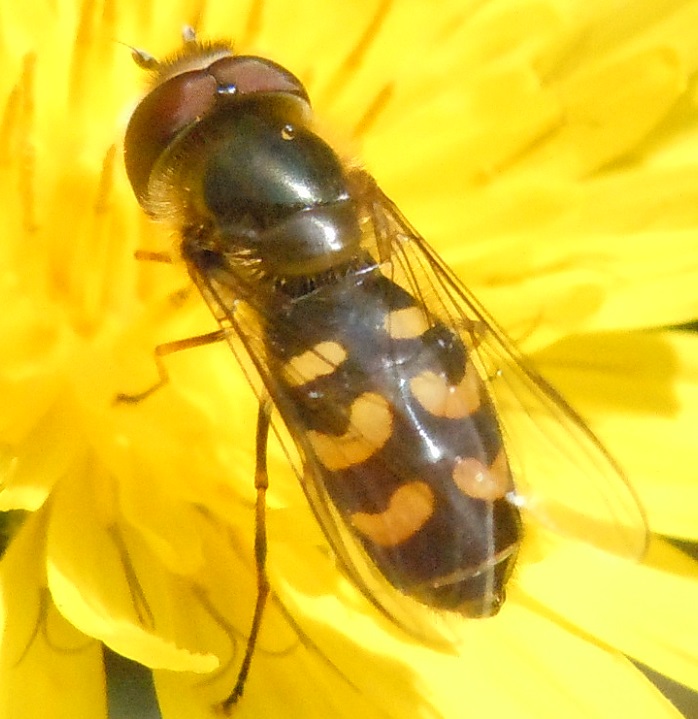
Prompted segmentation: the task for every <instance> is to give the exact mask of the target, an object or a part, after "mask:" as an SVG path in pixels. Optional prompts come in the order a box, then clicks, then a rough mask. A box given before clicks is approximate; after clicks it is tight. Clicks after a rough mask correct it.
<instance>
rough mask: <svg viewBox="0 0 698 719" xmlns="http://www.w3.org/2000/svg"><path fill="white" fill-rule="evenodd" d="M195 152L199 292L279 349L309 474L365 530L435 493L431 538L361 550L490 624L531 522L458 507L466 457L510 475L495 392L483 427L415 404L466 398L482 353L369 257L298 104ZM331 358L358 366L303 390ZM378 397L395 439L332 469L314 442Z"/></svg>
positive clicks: (219, 123)
mask: <svg viewBox="0 0 698 719" xmlns="http://www.w3.org/2000/svg"><path fill="white" fill-rule="evenodd" d="M187 143H188V144H190V145H191V146H192V147H195V148H197V152H196V153H195V154H196V159H195V160H194V159H192V161H191V162H189V163H187V164H185V166H186V167H188V168H189V175H188V177H187V178H185V179H186V180H187V182H188V187H189V191H190V200H189V202H190V208H193V211H190V215H191V217H192V218H194V220H195V221H193V222H192V223H191V224H190V226H189V227H188V228H185V231H184V241H183V243H182V254H183V256H184V259H185V261H186V262H187V263H188V264H189V266H190V268H191V269H192V275H193V276H194V277H197V276H199V277H207V278H210V283H209V285H208V286H207V287H206V288H202V291H204V294H206V293H207V292H208V293H209V294H211V293H214V294H217V295H218V301H219V302H225V301H228V300H229V298H232V297H234V298H237V299H240V300H242V301H244V302H245V303H246V305H247V306H249V307H250V308H252V309H251V313H252V316H253V317H254V321H253V322H250V321H249V318H247V320H246V323H245V326H241V327H240V328H239V332H240V334H242V335H243V336H245V334H246V333H247V337H248V340H247V341H248V345H249V344H252V343H255V342H256V343H261V345H262V346H263V352H264V354H265V356H266V359H265V362H266V368H260V369H261V370H262V375H263V377H265V383H266V385H267V387H266V389H267V391H268V392H269V393H270V394H271V396H272V399H273V400H274V402H275V404H276V406H277V408H278V410H279V412H280V414H281V416H282V418H283V420H284V422H285V423H286V424H287V426H288V427H289V428H290V429H291V432H292V435H293V436H294V438H295V440H296V442H297V444H298V446H299V449H300V451H301V455H302V456H303V458H304V463H305V465H306V471H310V472H314V473H315V476H316V477H320V478H321V481H322V483H323V485H324V487H325V491H326V493H327V495H328V496H329V498H330V499H331V500H332V501H333V502H334V504H335V506H336V507H337V511H338V512H339V514H340V515H341V516H343V517H344V518H345V520H346V523H347V524H348V525H349V526H351V516H352V515H353V514H354V513H356V512H367V513H371V514H380V513H381V512H383V511H385V510H386V508H387V507H388V505H389V503H390V499H391V497H392V496H393V494H394V493H395V491H396V489H398V488H399V487H400V485H402V484H403V483H406V482H410V481H413V480H415V479H419V480H421V481H424V482H427V483H428V484H429V486H430V488H431V490H432V492H433V495H434V498H435V505H434V512H433V514H432V516H431V517H430V518H429V520H428V521H427V522H426V523H425V524H424V526H422V527H420V528H419V530H418V531H416V532H414V533H413V534H412V535H411V536H409V537H408V538H406V539H405V540H404V541H402V542H400V543H399V544H397V545H396V546H388V547H386V546H380V545H379V544H377V543H375V542H372V541H371V540H370V538H367V537H365V536H363V535H361V534H360V533H357V536H356V539H357V540H358V541H359V542H360V543H361V544H362V546H363V548H364V550H365V551H366V553H367V554H368V556H369V557H370V559H371V560H372V562H373V563H374V564H375V565H376V566H377V567H378V568H379V570H380V571H381V573H382V574H383V575H384V576H385V577H386V578H387V579H388V581H389V582H391V583H392V584H393V585H394V586H395V587H397V588H398V589H399V590H400V591H402V592H403V593H405V594H408V595H410V596H413V597H415V598H416V599H418V600H420V601H423V602H425V603H426V604H429V605H430V606H435V607H443V608H449V609H463V608H464V607H466V609H465V613H468V614H474V615H477V614H478V613H487V612H488V611H492V607H491V606H489V605H488V609H482V610H480V606H481V603H482V601H483V600H482V597H483V595H484V594H486V592H488V591H489V592H492V591H495V592H497V591H498V590H499V588H501V587H502V586H503V584H504V582H505V581H506V578H507V576H506V575H507V574H508V573H509V571H510V569H509V567H510V565H511V563H510V562H501V563H500V564H497V566H496V568H495V574H496V577H495V585H496V586H495V587H494V588H493V587H492V586H491V584H492V577H491V576H489V577H488V575H487V574H486V573H480V572H479V568H481V567H485V566H487V565H488V563H489V566H492V565H493V564H495V562H494V561H493V559H492V557H493V555H494V554H496V553H498V552H503V551H505V550H506V549H507V548H508V547H511V546H512V545H515V544H517V542H518V532H519V520H518V514H517V512H516V510H515V509H514V508H512V507H511V506H510V504H509V503H508V502H507V501H506V500H505V499H503V498H501V499H497V500H496V501H494V502H487V501H484V500H481V499H475V498H472V497H468V496H466V495H464V494H463V493H462V492H460V491H458V490H457V489H456V487H455V486H454V483H453V481H452V479H451V469H452V466H453V462H454V460H455V459H457V458H460V457H473V458H476V459H478V460H479V461H480V462H482V464H483V465H484V466H489V465H490V464H492V462H494V460H495V458H496V456H497V454H498V453H499V452H500V451H501V450H502V446H501V436H500V432H499V429H498V426H497V421H496V417H495V413H494V410H493V407H492V405H491V403H490V402H489V401H488V398H487V396H486V393H485V392H484V389H483V388H482V387H481V388H480V390H479V391H480V392H481V396H480V398H479V400H480V406H479V408H478V409H477V411H475V412H473V413H472V414H471V415H470V416H467V417H464V418H459V419H449V418H447V417H439V416H436V415H435V414H433V413H430V412H429V411H428V410H427V409H425V408H424V407H423V406H422V405H421V404H420V402H419V401H417V400H416V399H415V398H414V397H413V396H412V394H411V393H410V390H409V381H410V379H411V378H412V377H415V376H417V375H419V374H420V373H422V372H425V371H431V372H434V373H436V374H438V375H440V376H444V377H446V378H447V379H448V381H449V383H452V384H458V383H459V382H460V381H461V380H462V378H463V376H464V373H465V371H466V364H467V362H468V352H467V349H466V347H465V345H464V343H463V341H462V340H461V338H460V337H459V335H458V333H457V331H456V328H449V327H447V326H445V325H444V324H443V323H442V322H441V321H439V320H438V319H435V318H433V317H431V316H430V315H429V313H428V312H427V311H426V310H425V309H424V308H423V305H422V302H421V300H420V298H419V297H415V296H413V295H412V294H411V293H410V292H409V291H408V289H406V288H405V287H403V286H401V285H400V284H399V283H398V282H396V281H395V280H394V279H393V278H392V277H391V276H390V272H389V271H388V272H386V267H387V266H388V267H389V264H388V265H386V264H385V263H383V264H379V262H378V261H377V259H376V254H377V253H376V251H375V248H372V247H371V246H370V243H367V242H366V241H365V234H366V232H367V231H366V227H367V226H370V222H367V219H366V217H365V212H364V211H363V210H362V208H364V207H365V206H366V204H365V202H364V198H361V197H357V196H355V195H354V193H353V191H352V183H351V181H350V179H349V178H348V177H347V176H346V174H345V171H344V169H343V166H342V163H341V162H340V160H339V158H338V157H337V155H336V154H335V153H334V152H333V150H332V149H331V148H330V147H329V146H328V145H327V144H326V143H325V142H324V141H323V140H322V139H321V138H320V137H319V136H318V135H316V134H315V133H314V132H313V131H312V129H311V128H310V127H308V126H307V125H306V124H305V122H304V121H303V120H302V118H301V117H300V115H299V113H298V112H297V111H296V108H295V104H294V102H292V101H289V100H288V99H286V98H284V97H281V96H279V97H275V96H273V95H270V96H267V97H264V96H262V97H255V98H254V99H251V100H247V101H243V102H239V103H238V104H237V106H236V107H235V112H229V111H227V110H225V109H223V110H222V111H221V112H219V113H217V114H214V115H212V116H211V117H209V118H207V119H205V120H204V121H202V122H201V123H200V124H199V125H198V126H197V127H196V128H194V129H193V130H192V132H191V133H190V137H189V138H188V139H187ZM201 148H203V151H201ZM186 152H187V153H188V154H190V155H191V156H192V158H193V157H194V153H191V152H189V151H188V150H186ZM197 183H198V184H197ZM409 307H418V308H420V309H423V310H424V313H425V316H428V317H429V328H428V329H426V331H424V332H423V333H420V334H419V335H418V336H415V337H410V338H404V339H395V338H392V337H391V336H390V335H389V333H388V331H387V329H386V318H387V317H388V315H389V314H390V313H391V312H394V311H396V310H400V309H405V308H409ZM241 324H242V323H241ZM323 342H334V343H337V344H338V345H340V346H341V347H342V348H343V349H344V351H345V353H346V358H344V359H343V360H342V361H341V362H339V363H338V364H337V366H336V367H334V368H333V371H331V372H328V373H325V374H323V375H322V376H319V377H316V378H311V380H310V381H309V382H306V383H298V382H289V381H288V380H287V379H286V378H285V376H284V368H285V366H286V365H287V363H288V362H289V361H290V360H292V358H293V357H295V356H299V355H302V354H303V353H304V352H312V351H313V349H314V348H315V347H316V346H318V345H319V344H320V343H323ZM265 370H266V371H267V373H266V374H265ZM366 393H375V394H377V395H380V397H382V398H385V400H387V402H388V405H389V407H390V413H391V426H390V437H389V439H388V440H387V441H386V442H385V443H383V444H382V445H381V446H380V448H378V449H377V450H376V451H375V452H374V453H373V454H372V455H371V456H370V457H368V458H367V459H365V460H364V461H361V462H358V463H355V464H352V465H351V466H349V467H346V468H342V469H339V470H336V469H335V470H330V469H327V468H326V467H325V466H323V464H322V463H321V462H320V461H318V459H317V457H315V456H314V454H313V450H312V446H311V445H310V444H309V443H308V442H307V440H306V439H305V438H306V435H307V433H308V432H320V433H323V434H326V435H328V436H334V437H340V436H342V435H343V434H345V433H346V432H347V431H348V430H349V424H350V423H349V417H350V409H351V407H352V405H353V403H354V402H355V401H356V400H357V399H358V398H359V397H361V396H362V395H365V394H366ZM491 601H492V600H491V599H487V600H485V603H488V602H489V603H490V604H491Z"/></svg>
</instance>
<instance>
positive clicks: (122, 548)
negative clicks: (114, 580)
mask: <svg viewBox="0 0 698 719" xmlns="http://www.w3.org/2000/svg"><path fill="white" fill-rule="evenodd" d="M107 533H108V534H109V536H110V537H111V539H112V541H113V542H114V544H115V546H116V551H117V553H118V555H119V560H120V561H121V566H122V567H123V570H124V575H125V577H126V583H127V584H128V588H129V591H130V593H131V603H132V605H133V610H134V611H135V613H136V616H137V617H138V621H139V623H140V624H141V626H143V627H145V628H147V629H154V628H155V618H154V616H153V612H152V610H151V609H150V605H149V604H148V600H147V599H146V596H145V591H144V590H143V586H142V585H141V583H140V581H139V579H138V575H137V574H136V570H135V568H134V566H133V563H132V562H131V557H130V556H129V552H128V547H127V546H126V542H124V538H123V537H122V536H121V532H120V531H119V528H118V527H117V526H116V525H115V524H112V525H111V526H110V527H108V528H107Z"/></svg>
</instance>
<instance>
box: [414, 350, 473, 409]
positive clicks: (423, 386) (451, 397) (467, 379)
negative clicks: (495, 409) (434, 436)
mask: <svg viewBox="0 0 698 719" xmlns="http://www.w3.org/2000/svg"><path fill="white" fill-rule="evenodd" d="M410 390H411V391H412V394H413V395H414V397H415V398H416V399H417V401H418V402H419V404H421V405H422V407H424V409H426V410H427V412H430V413H431V414H433V415H434V416H436V417H446V418H448V419H463V418H464V417H468V416H469V415H471V414H472V413H473V412H475V411H476V410H477V409H478V407H479V406H480V380H479V378H478V376H477V372H476V371H475V367H474V366H473V364H472V362H468V364H467V365H466V367H465V376H464V377H463V379H462V380H461V382H460V383H459V384H457V385H452V384H448V382H447V380H446V378H445V377H443V376H442V375H438V374H436V373H435V372H429V371H426V372H422V373H421V374H418V375H417V376H416V377H413V378H412V379H411V380H410Z"/></svg>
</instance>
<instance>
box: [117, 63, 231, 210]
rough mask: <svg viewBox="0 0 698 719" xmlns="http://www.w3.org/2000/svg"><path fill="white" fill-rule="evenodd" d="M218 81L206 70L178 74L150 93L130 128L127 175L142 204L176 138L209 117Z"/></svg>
mask: <svg viewBox="0 0 698 719" xmlns="http://www.w3.org/2000/svg"><path fill="white" fill-rule="evenodd" d="M217 88H218V86H217V83H216V79H215V78H214V77H213V76H212V75H211V74H210V73H209V72H208V70H207V69H205V70H194V71H191V72H185V73H182V74H181V75H175V76H174V77H171V78H170V79H169V80H166V81H165V82H163V83H162V84H161V85H158V86H157V87H155V88H154V89H153V90H151V91H150V93H149V94H148V95H146V97H144V98H143V100H142V101H141V102H140V104H139V105H138V107H136V109H135V111H134V113H133V115H132V116H131V120H130V122H129V124H128V128H127V129H126V137H125V139H124V155H125V158H124V159H125V164H126V173H127V175H128V179H129V181H130V182H131V186H132V187H133V191H134V193H135V195H136V198H137V199H138V202H139V203H140V204H141V205H143V206H145V205H146V203H147V196H148V182H149V180H150V176H151V174H152V171H153V167H154V166H155V163H156V162H157V161H158V158H159V157H160V155H161V154H162V153H163V152H164V151H165V150H166V149H167V148H168V146H169V145H170V143H171V142H172V141H173V140H174V139H175V137H176V136H177V135H178V134H179V133H180V132H181V131H182V130H184V129H185V128H186V127H188V126H189V125H191V124H192V123H194V122H197V121H198V120H200V119H201V118H202V117H204V116H205V115H207V114H208V113H209V112H210V111H211V109H212V108H213V106H214V105H215V103H216V99H217V96H218V92H217Z"/></svg>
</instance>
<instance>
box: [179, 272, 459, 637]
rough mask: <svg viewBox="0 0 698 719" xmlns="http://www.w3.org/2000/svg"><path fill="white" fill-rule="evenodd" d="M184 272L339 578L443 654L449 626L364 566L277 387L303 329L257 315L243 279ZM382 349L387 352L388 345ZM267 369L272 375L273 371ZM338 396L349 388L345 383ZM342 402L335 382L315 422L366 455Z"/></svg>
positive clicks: (297, 374)
mask: <svg viewBox="0 0 698 719" xmlns="http://www.w3.org/2000/svg"><path fill="white" fill-rule="evenodd" d="M189 272H190V274H191V276H192V278H193V280H194V282H195V283H196V285H197V287H198V288H199V290H200V292H201V294H202V295H203V297H204V299H205V300H206V302H207V304H208V305H209V307H210V309H211V311H212V312H213V314H214V316H215V317H216V319H217V320H218V322H219V323H220V324H221V326H222V327H223V328H225V329H228V330H229V344H230V346H231V349H232V350H233V353H234V355H235V357H236V359H237V360H238V362H239V363H240V365H241V367H242V369H243V371H244V373H245V375H246V377H247V379H248V381H249V382H250V384H251V386H252V388H253V390H254V392H255V394H256V395H257V398H258V399H259V401H260V402H261V401H265V399H266V398H267V397H269V396H270V397H271V398H272V400H273V402H274V404H275V406H276V409H277V410H278V412H279V414H280V415H281V417H282V418H283V423H281V424H280V418H279V416H278V415H276V414H275V415H274V416H273V417H272V429H273V431H274V433H275V434H276V436H277V438H278V439H279V442H280V443H281V446H282V448H283V449H284V452H285V454H286V456H287V458H288V460H289V463H290V465H291V467H292V468H293V470H294V472H295V474H296V476H297V478H298V480H299V481H300V482H301V485H302V488H303V490H304V493H305V495H306V497H307V499H308V501H309V504H310V507H311V509H312V511H313V513H314V515H315V517H316V519H317V521H318V523H319V524H320V526H321V528H322V530H323V533H324V534H325V536H326V538H327V540H328V542H329V544H330V546H331V547H332V550H333V552H334V554H335V556H336V558H337V560H338V562H339V564H340V565H341V566H342V568H343V570H344V572H345V574H346V575H347V576H348V577H349V579H350V580H352V582H353V583H354V584H355V586H356V587H357V588H358V589H359V590H360V591H361V592H362V593H363V594H364V595H365V597H366V598H367V599H368V600H369V601H370V602H371V603H372V604H373V605H374V606H375V607H376V608H377V609H378V610H379V611H380V612H381V613H382V614H384V615H385V616H386V617H387V618H388V619H389V620H390V621H391V622H393V623H394V624H396V625H397V626H399V627H401V628H402V629H403V630H404V631H406V632H408V633H409V634H411V635H412V636H414V637H416V638H417V639H419V640H420V641H422V642H425V643H428V644H431V645H433V646H436V647H439V648H440V649H442V650H449V649H450V648H451V647H452V646H453V644H454V642H455V634H454V632H453V627H452V626H451V625H450V624H449V621H448V620H447V619H446V618H445V617H437V616H435V613H434V611H433V610H431V609H429V608H428V607H425V606H423V605H422V604H420V603H418V602H416V601H414V600H412V599H411V598H409V597H407V596H405V595H403V594H401V593H399V592H398V591H396V590H395V588H394V587H393V586H392V585H391V584H390V583H389V582H388V581H387V580H386V579H385V578H384V577H383V575H382V574H381V573H380V571H379V570H378V569H377V568H376V566H375V565H374V564H373V563H372V561H371V559H370V558H369V557H368V556H367V554H366V553H365V551H364V549H363V547H362V546H361V544H360V542H358V541H357V539H356V537H355V536H354V534H353V533H352V530H351V529H350V527H349V525H348V523H347V520H346V518H345V517H343V516H342V515H341V513H340V512H339V511H338V509H337V507H336V506H335V504H334V502H333V501H332V499H331V497H330V496H329V494H328V491H327V489H326V487H325V484H324V478H323V475H325V476H326V474H327V473H326V470H324V469H323V467H322V465H321V462H320V461H319V460H318V457H317V455H316V451H315V448H314V447H313V446H312V445H311V443H310V442H309V441H308V434H307V423H304V422H302V421H301V420H300V419H294V418H295V417H297V415H298V408H297V406H296V405H295V400H294V398H292V397H291V396H290V395H289V394H288V391H287V389H286V387H285V385H284V383H282V382H280V381H279V376H278V374H277V372H278V365H279V363H280V362H281V361H282V360H283V358H284V355H285V350H286V348H287V347H292V346H293V345H294V343H295V342H296V338H298V337H304V336H307V334H308V332H309V327H308V326H307V325H305V324H300V323H297V322H293V321H290V322H289V321H288V318H285V319H284V321H282V322H278V321H275V319H274V318H270V317H266V316H264V314H263V312H262V311H260V308H259V306H256V303H255V300H254V291H250V290H251V287H249V286H247V287H246V286H243V285H241V283H243V284H244V279H241V278H240V277H236V276H234V275H233V274H231V275H230V276H227V277H226V276H224V275H223V274H222V273H220V272H219V273H218V274H217V276H216V277H212V276H209V275H208V274H206V273H204V272H201V271H200V270H199V268H197V267H195V266H190V267H189ZM240 298H247V299H240ZM376 301H377V302H378V303H379V305H380V302H382V301H386V302H387V298H381V297H378V298H376ZM375 309H376V312H377V313H378V314H380V313H381V312H382V313H384V314H385V313H386V311H385V309H382V308H381V307H380V306H377V307H376V308H375ZM269 323H272V324H274V333H275V335H276V341H275V342H273V343H271V344H270V343H269V341H268V339H265V338H268V336H269V329H270V328H269ZM313 351H314V352H316V351H315V350H313ZM383 351H384V352H385V353H389V352H390V346H389V342H388V341H386V346H385V347H384V348H383ZM315 359H316V360H317V364H315V365H314V364H313V363H312V362H311V363H309V364H308V365H307V367H312V366H315V368H317V366H318V364H319V365H320V366H322V365H327V369H328V370H330V369H335V368H336V367H335V366H334V360H333V359H332V358H331V357H329V356H328V355H326V354H320V353H319V352H317V354H316V357H315ZM275 364H276V366H277V371H275V370H274V365H275ZM291 373H292V374H291V379H292V382H296V383H298V384H301V383H302V382H303V381H304V380H305V379H307V378H306V377H304V375H303V373H304V370H303V368H302V367H300V366H299V367H297V368H295V367H294V368H293V369H291ZM287 376H288V368H287ZM346 391H347V392H349V391H350V387H349V386H347V387H346ZM349 404H350V403H349V402H348V401H347V397H346V396H345V395H344V390H343V385H342V384H341V383H340V384H338V385H337V386H336V387H335V388H334V389H333V394H332V395H331V396H328V397H326V398H325V400H324V401H323V402H321V403H320V405H319V406H318V408H317V410H318V411H317V417H316V418H317V419H318V420H319V422H320V424H321V425H323V426H327V427H331V426H335V425H337V424H345V425H346V426H347V433H348V434H349V435H353V436H354V437H355V438H356V440H357V442H359V443H363V444H365V445H366V447H368V448H369V450H368V451H369V452H370V451H371V449H370V448H371V447H372V445H374V443H375V439H374V438H373V437H372V436H370V435H369V434H367V433H365V432H364V431H363V430H362V429H361V427H357V426H356V425H355V424H353V423H352V418H351V417H350V416H349V413H348V412H347V409H346V408H347V406H349ZM376 409H377V410H378V411H380V403H378V404H377V405H376ZM283 425H285V427H284V426H283ZM289 436H290V437H289ZM289 441H292V442H293V444H294V445H295V448H296V450H297V451H293V450H292V449H291V448H290V447H289ZM350 451H355V447H354V450H351V449H347V448H346V447H343V446H341V445H338V446H337V448H336V453H337V456H340V457H341V455H342V454H343V453H344V452H350ZM382 469H383V471H384V472H385V474H386V475H389V474H395V475H396V476H398V477H399V476H400V475H401V473H403V472H404V471H405V469H404V468H403V467H402V466H401V460H400V458H399V457H397V458H395V461H394V462H391V463H390V466H387V465H386V466H384V467H383V468H382ZM273 481H274V478H273V477H270V482H272V483H273ZM363 491H369V492H370V491H371V487H370V485H366V484H365V483H364V484H363Z"/></svg>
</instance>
